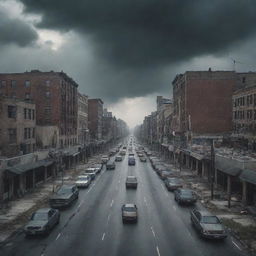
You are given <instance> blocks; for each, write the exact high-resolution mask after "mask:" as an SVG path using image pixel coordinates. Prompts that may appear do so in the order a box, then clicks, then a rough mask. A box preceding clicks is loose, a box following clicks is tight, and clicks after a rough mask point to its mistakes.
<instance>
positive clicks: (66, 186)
mask: <svg viewBox="0 0 256 256" xmlns="http://www.w3.org/2000/svg"><path fill="white" fill-rule="evenodd" d="M74 186H75V185H74V184H65V185H62V186H61V187H60V189H61V188H72V187H74Z"/></svg>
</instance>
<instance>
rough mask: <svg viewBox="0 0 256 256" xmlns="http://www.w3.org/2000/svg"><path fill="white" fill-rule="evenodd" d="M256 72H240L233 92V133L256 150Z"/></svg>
mask: <svg viewBox="0 0 256 256" xmlns="http://www.w3.org/2000/svg"><path fill="white" fill-rule="evenodd" d="M255 81H256V73H254V72H250V73H238V79H237V83H238V85H237V88H238V89H237V90H236V91H235V92H234V94H233V97H232V99H233V135H234V136H235V137H238V138H241V139H244V142H245V144H247V147H248V148H250V149H252V150H254V151H256V83H255Z"/></svg>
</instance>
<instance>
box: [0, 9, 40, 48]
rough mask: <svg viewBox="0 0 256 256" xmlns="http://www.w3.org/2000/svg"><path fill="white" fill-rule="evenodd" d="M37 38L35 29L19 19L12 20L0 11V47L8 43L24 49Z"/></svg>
mask: <svg viewBox="0 0 256 256" xmlns="http://www.w3.org/2000/svg"><path fill="white" fill-rule="evenodd" d="M37 38H38V36H37V33H36V31H35V29H33V28H32V27H31V26H30V25H28V24H27V23H26V22H25V21H23V20H21V19H12V18H10V17H9V16H8V15H6V13H5V12H4V11H3V10H0V45H7V44H10V43H13V44H16V45H18V46H21V47H24V46H27V45H30V44H31V43H32V42H34V41H35V40H36V39H37Z"/></svg>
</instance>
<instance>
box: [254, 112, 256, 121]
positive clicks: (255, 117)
mask: <svg viewBox="0 0 256 256" xmlns="http://www.w3.org/2000/svg"><path fill="white" fill-rule="evenodd" d="M254 120H256V110H254Z"/></svg>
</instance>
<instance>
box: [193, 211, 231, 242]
mask: <svg viewBox="0 0 256 256" xmlns="http://www.w3.org/2000/svg"><path fill="white" fill-rule="evenodd" d="M190 214H191V222H192V224H193V226H194V227H195V228H196V230H197V231H198V232H199V234H200V235H201V236H202V237H204V238H209V239H224V238H226V237H227V233H226V231H225V229H224V227H223V226H222V224H221V222H220V220H219V218H218V217H217V216H215V215H212V214H211V213H209V212H207V211H199V210H196V209H194V210H193V211H191V213H190Z"/></svg>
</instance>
